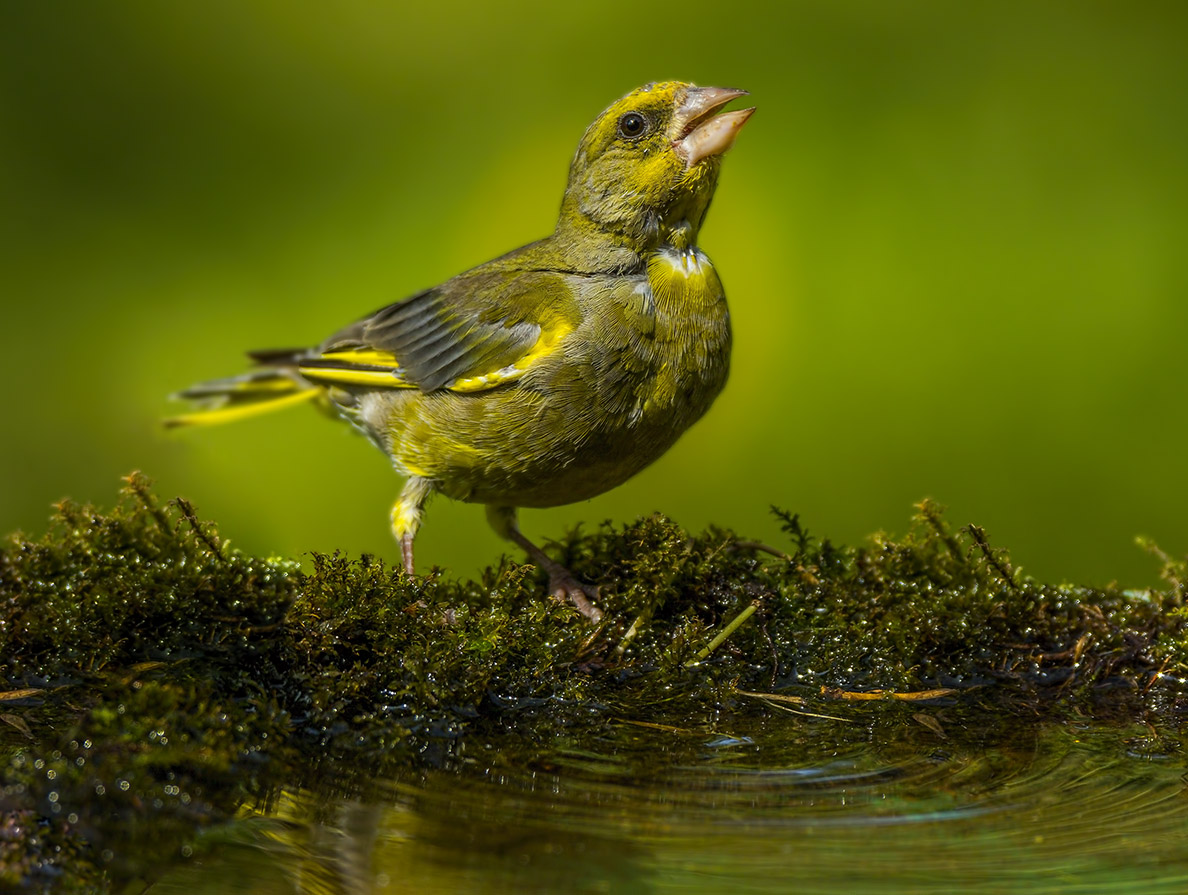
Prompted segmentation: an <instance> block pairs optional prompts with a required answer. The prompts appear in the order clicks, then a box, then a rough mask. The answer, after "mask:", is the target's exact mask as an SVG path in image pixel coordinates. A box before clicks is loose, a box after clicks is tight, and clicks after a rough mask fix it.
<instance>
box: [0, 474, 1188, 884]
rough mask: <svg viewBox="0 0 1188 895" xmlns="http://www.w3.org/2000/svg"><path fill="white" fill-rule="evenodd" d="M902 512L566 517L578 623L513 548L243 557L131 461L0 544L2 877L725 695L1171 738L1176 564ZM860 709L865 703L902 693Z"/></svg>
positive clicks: (87, 864) (82, 868)
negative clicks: (596, 589)
mask: <svg viewBox="0 0 1188 895" xmlns="http://www.w3.org/2000/svg"><path fill="white" fill-rule="evenodd" d="M919 509H920V512H919V515H918V516H917V518H916V520H915V524H914V526H913V528H912V530H911V531H910V532H909V534H908V535H907V536H905V537H904V538H901V539H892V538H890V537H888V536H885V535H880V536H877V537H875V538H874V539H873V541H872V543H871V544H870V545H869V546H866V547H862V548H858V549H850V548H844V549H843V548H838V547H835V546H833V545H831V544H830V543H829V542H827V541H817V540H816V539H814V538H812V537H811V536H810V535H809V533H808V532H807V531H806V530H805V529H804V528H803V526H802V525H801V524H800V522H799V520H798V519H797V518H796V517H795V516H790V515H787V514H782V513H781V514H780V516H781V518H782V519H783V522H784V529H785V531H786V533H787V535H788V544H787V545H786V546H785V547H783V548H780V549H775V548H771V547H767V546H764V545H759V544H754V543H751V542H746V541H743V540H740V539H739V538H737V537H736V536H734V535H733V534H731V533H729V532H725V531H720V530H716V529H711V530H709V531H707V532H704V533H701V534H698V535H690V534H689V533H687V532H685V531H683V530H682V529H680V528H679V527H678V526H676V525H674V524H673V523H672V522H671V521H669V520H667V519H664V518H663V517H659V516H653V517H649V518H646V519H641V520H639V521H638V522H636V523H634V524H631V525H628V526H622V527H617V526H610V525H605V526H603V527H602V528H600V529H599V530H598V531H596V532H594V533H593V534H589V535H580V534H577V533H573V534H571V535H570V536H568V537H567V538H566V539H565V540H564V541H562V542H561V543H559V544H556V545H553V546H554V549H555V550H556V551H557V552H558V553H559V554H560V556H561V559H562V560H563V561H564V562H566V564H567V565H569V567H570V568H571V569H573V570H574V571H575V573H577V574H578V575H579V576H581V577H583V578H585V579H586V580H591V581H599V582H601V583H602V587H603V590H602V599H601V602H602V604H603V608H604V610H605V612H606V619H607V621H605V622H604V623H603V625H602V626H601V627H600V628H593V627H591V626H590V625H589V624H588V623H587V622H586V621H585V620H584V619H582V618H581V617H580V616H578V615H577V614H576V613H575V612H574V611H573V610H572V609H571V608H569V607H568V606H565V605H561V604H559V603H556V602H554V601H552V600H549V599H547V598H545V597H544V587H543V578H542V577H541V576H540V575H539V574H538V572H537V571H536V570H535V569H533V568H532V567H530V566H523V565H518V564H516V563H512V562H507V561H505V562H504V563H503V564H502V565H500V566H499V567H498V568H494V569H490V570H488V571H487V572H486V573H485V574H484V576H483V578H482V580H481V581H478V582H459V581H455V580H451V579H448V578H446V577H443V576H440V575H431V576H429V577H426V578H423V579H416V580H409V579H408V578H407V577H406V576H404V575H403V574H402V573H400V572H399V571H398V570H394V569H391V568H389V567H388V566H386V565H385V564H383V563H382V562H380V561H378V560H376V559H374V558H372V557H367V556H364V557H359V558H354V559H352V558H347V557H344V556H342V555H338V554H335V555H321V556H316V557H315V559H314V564H313V570H312V572H310V573H309V574H306V573H303V572H302V571H301V570H300V568H299V567H298V566H297V564H295V563H292V562H286V561H276V560H264V559H258V558H253V557H248V556H244V555H243V554H241V553H238V552H235V551H231V550H229V549H227V547H226V545H225V544H223V543H222V542H221V541H220V539H219V537H218V535H217V533H216V532H215V531H214V529H213V527H212V526H210V525H208V524H206V523H203V522H200V521H199V520H198V519H197V517H196V515H195V513H194V511H193V508H192V507H190V505H189V504H188V503H186V502H185V501H182V500H177V501H174V502H172V503H171V504H169V505H168V506H165V507H162V506H161V505H160V504H159V503H158V502H157V501H156V499H155V498H154V497H153V495H152V494H151V492H150V490H149V487H148V484H147V483H146V482H145V480H144V479H142V478H141V477H139V476H135V475H134V476H131V477H129V479H128V484H127V488H126V489H125V494H124V499H123V502H122V503H121V505H120V506H119V507H118V508H117V509H116V510H114V511H113V512H110V513H100V512H98V511H96V510H94V509H91V508H85V507H79V506H75V505H73V504H68V503H67V504H63V505H62V506H60V507H59V512H58V516H57V518H56V520H55V522H54V525H53V527H52V528H51V530H50V532H49V533H48V534H47V535H46V536H45V537H44V538H42V539H40V540H37V541H31V540H28V539H25V538H22V537H13V538H12V539H10V541H9V543H8V545H7V547H5V548H4V549H3V551H0V674H2V675H3V677H4V681H3V682H0V686H2V687H3V688H4V689H5V690H6V692H5V693H3V694H0V722H3V723H0V747H2V748H3V750H4V754H3V756H2V758H0V760H2V761H3V762H4V763H5V767H6V771H5V775H4V779H5V785H4V790H3V794H2V796H0V800H2V803H0V808H3V809H4V810H5V812H6V820H5V821H4V827H3V829H0V887H3V886H4V885H10V886H22V887H28V888H32V889H34V890H36V889H38V888H41V889H47V890H48V889H49V888H54V887H56V888H59V889H64V890H72V889H74V888H78V889H86V888H87V887H88V886H93V885H96V881H97V880H98V881H102V882H104V883H105V884H108V885H114V886H116V887H117V888H118V887H119V886H120V885H123V884H124V883H125V882H126V881H128V880H130V879H132V878H135V877H138V876H142V875H143V874H144V873H146V872H147V871H146V867H147V868H151V867H152V866H154V865H155V864H157V863H161V862H165V861H167V860H169V859H170V857H171V856H173V855H175V854H177V851H178V849H179V848H181V847H183V845H184V843H186V842H188V841H189V840H190V839H192V837H193V835H194V832H195V831H196V830H198V829H200V828H201V827H202V826H204V825H206V824H209V823H214V822H219V821H222V820H225V819H227V818H228V817H230V816H232V815H233V813H234V811H235V810H236V807H237V806H238V805H240V804H242V803H243V802H244V801H245V800H248V799H250V798H253V797H259V796H261V795H262V794H263V793H266V792H267V791H268V789H269V788H270V787H271V786H274V785H277V784H279V783H281V782H283V783H284V784H286V785H289V786H300V785H303V784H307V783H308V784H310V785H313V783H314V782H315V781H316V782H318V783H319V784H320V785H326V781H333V785H335V786H339V787H342V788H345V789H349V788H350V787H351V786H352V785H353V784H352V781H355V780H357V781H359V783H358V785H359V787H360V788H362V787H363V786H365V785H366V782H367V781H372V780H374V779H375V778H376V777H377V776H384V775H391V776H395V775H398V774H399V773H401V772H402V771H407V770H408V769H409V768H416V767H424V766H426V765H436V766H447V767H448V766H450V765H451V763H452V762H454V761H455V760H456V758H457V757H458V756H459V754H460V753H461V752H462V751H463V750H464V749H465V747H466V745H467V744H468V743H492V742H500V743H502V744H503V745H504V746H506V745H507V744H508V743H510V742H513V741H514V742H518V743H528V744H532V743H547V742H550V741H552V740H555V739H556V738H557V737H558V736H559V734H561V733H562V732H563V733H564V735H565V736H566V737H568V738H570V739H571V740H574V741H580V739H581V738H582V737H591V736H595V735H597V733H598V732H599V730H601V729H602V728H603V727H604V726H605V725H607V724H609V723H611V721H612V719H627V720H630V721H635V722H641V723H645V724H669V725H680V726H683V727H686V728H690V727H698V726H701V725H711V724H712V722H713V720H714V719H715V718H720V717H721V715H722V714H723V713H727V712H739V713H743V712H751V713H754V712H764V711H770V710H771V708H770V706H769V704H767V703H764V702H763V701H762V700H759V699H755V698H752V697H750V696H747V695H744V694H745V693H747V692H756V691H762V692H766V693H778V694H780V695H782V696H785V697H787V696H791V697H793V698H796V699H801V700H805V701H807V702H815V703H817V704H820V703H822V702H829V701H831V700H832V704H833V705H838V704H840V703H842V702H846V700H847V699H849V698H850V697H851V696H852V695H853V694H854V692H855V691H871V690H875V689H878V690H885V691H892V692H894V693H896V694H899V695H904V694H911V693H918V692H919V691H928V690H937V689H939V688H943V689H945V690H948V691H951V692H948V693H944V694H935V696H934V698H941V699H944V700H946V701H947V703H948V704H950V705H957V706H959V707H961V708H962V710H965V711H970V710H976V711H982V712H985V713H988V714H987V717H990V716H993V717H994V718H996V719H999V718H1002V717H1004V716H1015V717H1025V716H1029V717H1036V716H1039V715H1042V714H1044V713H1045V712H1047V713H1051V712H1058V711H1061V710H1063V709H1064V708H1065V707H1070V708H1075V710H1076V711H1077V712H1079V713H1081V714H1082V715H1093V714H1096V715H1097V716H1098V717H1105V716H1107V715H1109V716H1111V717H1112V716H1121V717H1124V718H1125V719H1127V720H1131V721H1138V720H1141V721H1144V722H1147V723H1149V724H1152V725H1153V726H1154V727H1155V728H1157V730H1158V731H1159V733H1158V734H1157V735H1158V736H1160V737H1174V736H1176V735H1178V732H1179V730H1180V726H1181V724H1182V720H1183V711H1184V707H1185V693H1186V687H1185V685H1184V684H1183V683H1182V681H1181V679H1180V677H1179V675H1180V674H1181V673H1182V672H1183V669H1184V668H1185V666H1186V664H1188V635H1186V634H1185V611H1184V609H1183V603H1184V596H1185V594H1184V589H1183V588H1184V585H1183V581H1184V579H1185V576H1184V574H1183V564H1177V563H1175V562H1173V561H1171V560H1167V561H1166V562H1165V577H1166V579H1167V583H1168V588H1167V589H1166V590H1162V591H1156V590H1152V591H1148V592H1144V593H1141V594H1135V593H1126V592H1122V591H1120V590H1117V589H1109V588H1107V589H1103V590H1094V589H1089V588H1080V587H1071V586H1063V585H1062V586H1051V585H1045V584H1041V583H1037V582H1034V581H1031V580H1029V579H1024V578H1022V577H1021V576H1020V575H1019V574H1017V573H1016V572H1015V571H1014V570H1013V569H1012V567H1011V565H1010V562H1009V559H1008V558H1007V557H1006V555H1005V553H1004V552H1002V551H999V550H996V549H994V548H992V547H991V545H990V544H989V542H988V540H987V537H986V535H985V533H984V532H982V531H981V530H980V529H977V528H976V527H969V528H967V529H965V530H963V531H962V532H957V533H954V532H953V531H951V530H950V529H949V528H948V527H947V526H946V524H945V523H944V521H943V519H942V517H941V515H940V512H939V510H938V509H937V508H936V507H935V505H933V504H931V503H928V502H925V503H923V504H921V505H920V508H919ZM1177 576H1178V577H1177ZM752 607H753V615H751V616H750V617H748V618H747V619H746V620H745V621H744V622H743V623H742V624H740V625H739V626H738V628H737V629H736V630H734V631H732V632H731V633H730V635H729V636H728V637H726V638H725V640H724V641H723V642H722V643H721V644H720V645H719V646H717V647H716V648H715V649H714V650H713V651H712V653H708V655H707V656H706V658H704V659H701V660H699V659H698V654H699V653H702V654H705V653H706V651H707V649H708V646H709V644H710V643H711V641H712V640H713V638H714V636H715V634H717V633H719V632H721V631H723V630H724V629H725V628H726V626H727V625H729V624H730V622H731V621H732V620H734V619H737V618H738V617H739V615H740V613H743V612H745V611H748V610H750V609H751V608H752ZM863 705H865V706H868V708H867V709H865V711H867V712H868V716H867V717H868V718H871V719H874V720H871V721H870V723H871V724H872V725H874V724H875V721H876V720H877V721H878V723H879V724H882V725H891V726H893V725H895V724H898V723H900V722H901V721H902V720H903V719H904V718H906V717H908V715H909V711H910V710H909V705H908V704H907V703H903V702H899V701H897V700H895V699H887V700H884V701H881V702H877V703H863ZM829 713H834V712H833V711H830V712H829ZM915 727H916V729H917V731H918V730H919V729H922V728H919V725H915ZM871 729H874V728H873V727H872V728H871ZM842 735H845V734H839V736H842Z"/></svg>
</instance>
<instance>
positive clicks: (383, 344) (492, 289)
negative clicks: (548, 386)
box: [298, 268, 579, 392]
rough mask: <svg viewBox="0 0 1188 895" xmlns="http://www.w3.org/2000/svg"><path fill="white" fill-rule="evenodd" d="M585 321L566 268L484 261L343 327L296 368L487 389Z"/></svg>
mask: <svg viewBox="0 0 1188 895" xmlns="http://www.w3.org/2000/svg"><path fill="white" fill-rule="evenodd" d="M578 320H579V312H578V308H577V304H576V302H575V300H574V296H573V292H572V289H571V288H570V286H569V284H567V283H566V282H565V279H564V274H562V273H559V272H556V271H550V270H524V269H518V270H515V269H513V270H508V269H494V270H489V271H486V272H484V271H483V270H482V268H479V269H477V270H475V271H471V272H470V273H467V274H462V275H461V276H459V277H455V278H454V279H452V280H449V281H448V282H446V283H443V284H442V285H441V286H438V287H436V288H434V289H428V290H426V291H425V292H421V293H418V294H417V295H413V296H411V297H410V298H406V299H404V300H403V301H400V302H397V303H396V304H392V305H388V306H387V307H386V308H381V309H380V310H378V311H376V312H375V313H374V314H372V315H370V316H369V317H365V318H364V319H362V320H360V321H358V322H357V323H355V324H353V325H351V326H349V327H347V328H346V329H344V330H342V331H340V332H338V333H336V334H335V335H333V336H331V337H330V338H329V339H327V340H326V341H325V342H324V343H323V344H322V346H321V348H320V349H319V350H318V351H317V352H314V353H311V354H309V355H306V356H304V357H302V358H301V359H300V360H299V362H298V369H299V371H300V373H301V375H302V376H303V377H305V378H306V379H309V380H313V381H316V382H320V383H324V384H326V385H345V386H368V387H372V388H418V389H421V390H422V391H425V392H431V391H437V390H439V389H447V390H449V391H454V392H477V391H484V390H486V389H491V388H495V387H496V386H499V385H503V384H505V383H507V382H510V381H513V380H515V379H518V378H519V377H520V376H522V375H523V374H524V373H525V372H526V371H527V370H529V369H530V368H531V367H532V366H533V364H535V363H537V362H538V361H540V360H541V359H542V358H544V357H547V356H548V355H549V354H551V353H552V352H553V351H555V350H556V349H557V346H558V345H559V343H560V342H561V340H562V339H563V338H564V337H565V336H566V335H568V334H569V333H570V332H571V331H572V330H573V329H574V327H575V326H576V325H577V323H578Z"/></svg>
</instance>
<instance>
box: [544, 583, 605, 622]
mask: <svg viewBox="0 0 1188 895" xmlns="http://www.w3.org/2000/svg"><path fill="white" fill-rule="evenodd" d="M549 593H550V594H552V595H553V599H554V600H560V601H561V602H562V603H572V604H573V606H574V608H576V609H577V611H578V612H580V613H581V614H582V615H584V616H585V617H586V618H588V619H589V620H590V621H592V622H600V621H602V611H601V610H600V609H599V608H598V607H597V606H595V605H594V603H593V602H591V601H593V600H597V599H598V588H597V587H591V586H589V585H586V584H582V583H581V582H580V581H578V580H577V579H576V578H574V577H573V576H572V575H570V574H568V573H554V574H552V575H550V576H549Z"/></svg>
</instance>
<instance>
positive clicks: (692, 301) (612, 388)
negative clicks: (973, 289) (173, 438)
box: [169, 82, 753, 617]
mask: <svg viewBox="0 0 1188 895" xmlns="http://www.w3.org/2000/svg"><path fill="white" fill-rule="evenodd" d="M741 95H743V91H738V90H727V89H722V88H696V87H693V86H692V85H690V84H684V83H679V82H664V83H657V84H650V85H648V86H646V87H642V88H640V89H638V90H636V91H633V92H632V93H630V94H628V95H627V96H625V97H623V98H622V99H621V100H619V101H618V102H616V103H614V104H613V105H612V106H610V108H608V109H607V110H606V111H605V112H603V113H602V114H601V115H600V116H598V118H597V119H595V121H594V123H593V124H591V125H590V127H589V128H588V129H587V131H586V133H585V135H584V136H583V138H582V141H581V144H580V145H579V146H578V150H577V153H576V154H575V156H574V159H573V162H572V164H571V166H570V171H569V182H568V185H567V187H566V190H565V197H564V199H563V201H562V205H561V215H560V218H559V220H558V222H557V229H556V230H555V231H554V233H553V234H552V235H551V236H548V237H546V238H544V239H542V240H540V241H539V242H534V243H531V244H530V245H527V246H524V247H522V248H520V249H517V250H515V251H513V252H510V253H508V254H507V255H504V256H502V257H500V258H496V259H495V260H493V261H489V262H487V263H486V264H483V265H480V266H479V267H476V268H474V269H473V270H469V271H467V272H465V273H462V274H459V275H458V276H456V277H454V278H452V279H450V280H447V281H446V282H444V283H442V284H441V285H440V286H437V287H435V288H433V289H428V290H426V291H424V292H421V293H419V294H417V295H414V296H412V297H410V298H407V299H405V300H403V301H401V302H398V303H396V304H393V305H389V306H388V307H385V308H383V309H381V310H379V311H377V312H376V313H374V314H372V315H370V316H368V317H366V318H364V319H362V320H360V321H358V322H357V323H354V324H352V325H351V326H348V327H347V328H345V329H343V330H341V331H340V332H338V333H336V334H335V335H333V336H331V337H330V338H329V339H327V340H326V341H325V342H323V343H322V344H321V345H320V346H318V347H317V348H315V349H312V350H300V351H269V352H257V353H255V354H253V355H252V356H253V357H254V358H255V359H256V360H257V361H258V362H260V363H262V364H263V365H265V367H266V368H265V369H262V370H258V371H256V372H254V373H250V374H247V375H246V376H242V377H237V378H234V379H229V380H221V381H217V382H213V383H208V384H205V385H201V386H196V387H195V388H193V389H190V390H188V391H187V392H183V393H182V396H183V397H187V398H192V399H196V400H200V401H204V402H205V403H206V405H207V406H206V409H204V410H202V411H199V412H197V413H194V414H189V415H186V416H181V417H175V418H174V419H172V420H170V421H169V422H170V423H172V424H175V425H180V424H189V423H204V422H221V421H223V420H227V419H235V418H238V417H241V416H247V415H251V414H253V413H256V412H258V411H263V410H269V409H272V408H274V407H279V406H284V405H285V404H289V403H300V402H301V401H304V400H314V401H316V402H318V403H319V404H321V405H322V406H323V407H324V408H326V409H329V410H331V411H332V412H334V413H336V414H338V415H340V416H342V417H344V418H346V419H348V420H350V421H351V422H352V423H353V424H354V425H355V426H357V427H358V428H359V429H360V430H362V431H363V432H364V433H366V434H367V436H368V437H369V438H370V439H371V440H372V441H373V442H375V444H376V445H378V446H379V447H380V448H381V449H383V450H384V451H385V452H386V453H387V454H388V455H389V456H390V457H391V459H392V462H393V465H394V466H395V467H396V470H397V471H398V472H400V473H401V474H402V475H404V476H405V477H406V483H405V487H404V489H403V491H402V492H401V494H400V497H399V498H398V499H397V501H396V504H395V506H394V507H393V509H392V528H393V532H394V533H395V535H396V537H397V538H398V540H399V541H400V543H401V546H402V550H403V558H404V564H405V568H406V570H407V571H408V572H409V574H412V570H413V562H412V558H413V554H412V541H413V536H414V535H415V533H416V530H417V528H418V526H419V524H420V519H421V510H422V507H423V506H424V503H425V501H426V499H427V498H428V497H429V495H430V494H432V493H433V492H441V493H443V494H446V495H448V496H450V497H453V498H455V499H458V500H466V501H472V502H476V503H482V504H486V505H487V507H488V516H489V518H490V520H491V522H492V524H493V525H494V526H495V527H496V529H497V530H498V531H499V532H500V533H501V534H502V535H504V536H505V537H508V538H511V539H512V540H514V541H516V542H517V543H519V544H520V545H521V546H523V547H524V548H525V549H526V550H527V551H528V552H529V554H530V555H531V556H532V558H533V560H534V561H536V562H538V563H540V564H541V565H543V566H544V567H545V568H546V569H547V570H548V571H549V574H550V579H551V583H550V589H551V590H552V591H553V592H554V594H555V595H557V596H559V597H564V598H568V599H571V600H572V601H573V602H574V603H575V604H576V605H577V606H578V608H579V609H581V610H582V611H583V612H585V613H586V614H587V615H589V616H591V617H597V616H598V611H597V610H596V609H595V608H594V607H593V606H592V605H591V604H590V603H589V601H588V599H587V597H593V596H595V595H596V593H597V590H596V588H587V587H583V586H582V585H581V584H579V583H578V582H576V581H575V580H574V579H573V577H572V576H571V575H570V574H569V573H568V572H567V571H566V570H565V569H563V568H562V567H560V566H558V565H557V564H556V563H554V562H553V561H552V560H550V559H549V558H548V557H547V556H545V555H544V554H543V553H542V552H541V551H540V550H539V549H538V548H536V547H535V545H532V544H531V543H529V542H528V541H527V540H526V539H525V538H524V537H523V535H521V534H520V532H519V530H518V528H517V527H516V523H515V508H516V507H522V506H526V507H546V506H555V505H557V504H563V503H570V502H572V501H577V500H582V499H585V498H588V497H592V496H594V495H596V494H600V493H602V492H603V491H606V490H607V489H609V488H613V487H614V486H616V485H618V484H620V483H621V482H623V481H625V480H626V479H627V478H629V477H630V476H632V475H634V474H635V473H636V472H638V471H639V470H641V469H642V468H643V467H645V466H647V465H648V464H649V463H651V462H652V461H653V460H655V459H656V458H657V457H659V456H660V455H661V454H662V453H664V451H665V450H667V449H668V448H669V447H670V446H671V445H672V444H673V442H675V441H676V439H677V438H678V437H679V436H680V435H681V433H682V432H684V431H685V429H687V428H688V427H689V426H690V425H691V424H692V423H693V422H695V421H696V420H697V419H698V418H699V417H700V416H701V415H702V414H703V413H705V411H706V410H707V409H708V408H709V406H710V404H711V403H712V402H713V400H714V398H715V397H716V396H717V395H718V393H719V392H720V391H721V390H722V387H723V385H724V384H725V382H726V374H727V369H728V364H729V357H730V317H729V313H728V311H727V308H726V297H725V294H724V292H723V290H722V284H721V281H720V280H719V278H718V275H717V272H716V271H715V270H714V267H713V264H712V263H711V262H710V261H709V259H708V258H707V257H706V256H705V255H704V254H703V253H702V252H701V251H700V249H698V248H697V235H698V231H699V230H700V228H701V224H702V221H703V220H704V219H705V214H706V211H707V209H708V208H709V204H710V199H711V198H712V197H713V193H714V188H715V186H716V184H717V180H718V172H719V168H720V165H721V156H722V153H724V152H725V151H726V150H727V149H728V148H729V147H730V145H731V144H732V143H733V140H734V136H735V134H736V133H737V131H738V129H739V128H740V127H741V126H742V125H743V123H744V122H745V121H746V120H747V118H748V117H749V116H750V114H751V112H752V111H753V110H751V109H744V110H740V111H736V112H723V113H720V114H715V113H717V112H718V110H719V109H720V108H721V107H722V106H723V105H724V104H725V103H726V102H728V101H729V100H731V99H734V98H736V97H738V96H741Z"/></svg>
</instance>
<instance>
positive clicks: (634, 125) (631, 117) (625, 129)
mask: <svg viewBox="0 0 1188 895" xmlns="http://www.w3.org/2000/svg"><path fill="white" fill-rule="evenodd" d="M647 132H648V119H646V118H644V117H643V115H641V114H639V112H628V113H627V114H626V115H624V116H623V117H622V118H620V119H619V133H620V134H622V135H623V136H624V137H627V138H628V139H631V140H635V139H638V138H639V137H642V136H643V135H644V134H646V133H647Z"/></svg>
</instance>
